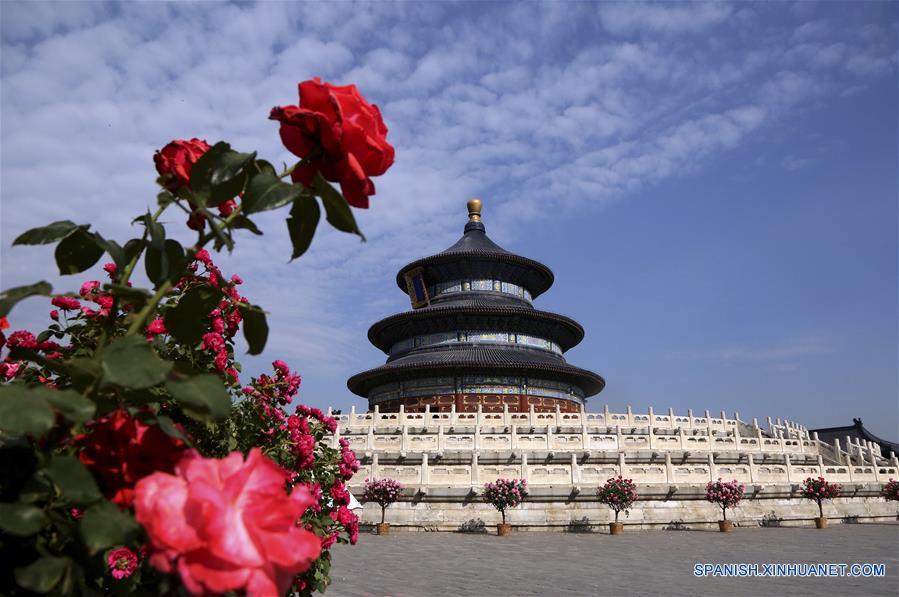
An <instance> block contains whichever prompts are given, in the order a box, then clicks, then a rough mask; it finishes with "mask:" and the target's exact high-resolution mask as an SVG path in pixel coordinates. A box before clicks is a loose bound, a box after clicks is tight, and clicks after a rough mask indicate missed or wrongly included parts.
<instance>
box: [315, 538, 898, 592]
mask: <svg viewBox="0 0 899 597" xmlns="http://www.w3.org/2000/svg"><path fill="white" fill-rule="evenodd" d="M333 556H334V564H333V569H332V577H333V579H334V584H333V585H332V587H331V588H329V589H328V592H327V594H328V595H331V596H334V595H373V596H380V595H392V596H395V597H400V596H420V595H421V596H424V595H550V596H552V595H593V594H599V595H621V594H625V595H628V594H635V595H725V594H728V595H786V594H790V595H809V594H822V593H827V594H830V595H857V596H862V595H897V594H899V524H842V525H833V526H832V527H830V528H829V529H826V530H817V529H814V528H752V529H749V528H744V529H735V530H734V532H733V533H730V534H725V533H719V532H717V531H627V532H626V534H625V535H623V536H620V537H611V536H609V535H607V534H605V533H602V534H600V533H590V534H585V533H542V532H524V533H513V534H512V535H511V536H510V537H505V538H499V537H496V536H495V535H493V534H490V535H487V534H462V533H425V532H421V533H409V532H407V533H401V532H394V533H393V534H391V535H389V536H386V537H378V536H375V535H368V534H365V535H362V536H361V537H360V539H359V543H358V545H356V546H355V547H350V546H343V545H341V546H335V548H334V551H333ZM697 562H701V563H741V562H745V563H837V564H839V563H845V564H852V563H856V562H862V563H863V562H872V563H882V564H885V566H886V576H885V577H882V578H845V577H843V578H697V577H694V575H693V568H694V564H696V563H697Z"/></svg>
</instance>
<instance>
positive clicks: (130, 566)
mask: <svg viewBox="0 0 899 597" xmlns="http://www.w3.org/2000/svg"><path fill="white" fill-rule="evenodd" d="M106 566H107V567H108V568H109V573H110V574H111V575H112V577H113V578H114V579H116V580H122V579H123V578H128V577H129V576H131V575H132V574H134V571H135V570H136V569H137V555H136V554H135V553H134V552H133V551H131V550H130V549H128V548H127V547H120V548H118V549H113V550H112V551H110V552H109V555H107V556H106Z"/></svg>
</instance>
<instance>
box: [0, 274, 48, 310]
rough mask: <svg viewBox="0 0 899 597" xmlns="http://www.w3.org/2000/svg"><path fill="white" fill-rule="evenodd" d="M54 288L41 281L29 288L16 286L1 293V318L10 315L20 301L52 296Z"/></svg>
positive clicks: (30, 285)
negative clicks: (34, 297) (30, 297)
mask: <svg viewBox="0 0 899 597" xmlns="http://www.w3.org/2000/svg"><path fill="white" fill-rule="evenodd" d="M52 292H53V287H52V286H50V284H48V283H47V282H44V281H41V282H38V283H36V284H29V285H28V286H16V287H15V288H10V289H9V290H4V291H3V292H2V293H0V317H5V316H6V315H9V312H10V311H11V310H12V308H13V307H14V306H15V305H16V303H18V302H19V301H21V300H23V299H26V298H28V297H29V296H50V293H52Z"/></svg>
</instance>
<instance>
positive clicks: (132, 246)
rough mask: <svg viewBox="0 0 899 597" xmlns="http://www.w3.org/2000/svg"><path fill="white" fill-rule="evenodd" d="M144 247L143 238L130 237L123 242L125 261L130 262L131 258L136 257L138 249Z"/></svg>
mask: <svg viewBox="0 0 899 597" xmlns="http://www.w3.org/2000/svg"><path fill="white" fill-rule="evenodd" d="M143 248H144V240H143V239H141V238H132V239H131V240H129V241H128V242H126V243H125V248H124V249H123V250H124V251H125V261H126V262H127V263H131V260H132V259H134V258H135V257H137V254H138V253H140V250H141V249H143Z"/></svg>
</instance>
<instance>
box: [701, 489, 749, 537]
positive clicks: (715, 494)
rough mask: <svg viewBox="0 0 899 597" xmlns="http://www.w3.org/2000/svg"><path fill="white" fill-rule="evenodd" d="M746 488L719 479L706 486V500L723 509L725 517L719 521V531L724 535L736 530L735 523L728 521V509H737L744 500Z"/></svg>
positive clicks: (722, 512)
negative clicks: (733, 529)
mask: <svg viewBox="0 0 899 597" xmlns="http://www.w3.org/2000/svg"><path fill="white" fill-rule="evenodd" d="M744 489H745V486H744V485H743V484H742V483H738V482H737V481H736V480H734V481H722V480H721V478H720V477H719V478H718V480H717V481H709V483H708V485H706V486H705V499H707V500H708V501H710V502H712V503H713V504H718V506H719V507H720V508H721V514H722V516H723V517H724V518H723V519H722V520H719V521H718V529H719V530H720V531H721V532H722V533H727V532H730V530H731V529H732V528H734V523H733V522H732V521H730V520H728V519H727V509H728V508H736V507H737V504H739V503H740V501H741V500H742V499H743V490H744Z"/></svg>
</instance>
